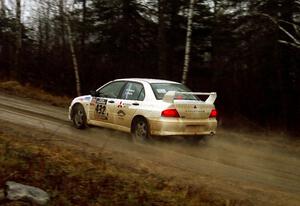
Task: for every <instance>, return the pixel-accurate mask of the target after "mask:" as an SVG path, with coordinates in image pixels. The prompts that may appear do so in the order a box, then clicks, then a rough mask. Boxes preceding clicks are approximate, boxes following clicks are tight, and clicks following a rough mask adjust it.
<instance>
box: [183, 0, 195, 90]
mask: <svg viewBox="0 0 300 206" xmlns="http://www.w3.org/2000/svg"><path fill="white" fill-rule="evenodd" d="M194 3H195V0H191V1H190V8H189V13H188V23H187V34H186V45H185V55H184V65H183V73H182V80H181V82H182V84H185V83H186V80H187V75H188V72H189V65H190V52H191V43H192V38H191V37H192V23H193V12H194Z"/></svg>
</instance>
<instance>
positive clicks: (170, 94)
mask: <svg viewBox="0 0 300 206" xmlns="http://www.w3.org/2000/svg"><path fill="white" fill-rule="evenodd" d="M177 94H190V95H206V96H208V98H207V99H206V100H205V104H213V103H214V102H215V101H216V99H217V93H216V92H210V93H209V92H176V91H168V92H167V93H166V94H165V96H164V98H163V101H164V102H168V103H173V101H174V98H175V96H176V95H177Z"/></svg>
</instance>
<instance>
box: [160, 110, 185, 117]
mask: <svg viewBox="0 0 300 206" xmlns="http://www.w3.org/2000/svg"><path fill="white" fill-rule="evenodd" d="M161 116H162V117H180V115H179V113H178V112H177V110H176V109H166V110H164V111H162V112H161Z"/></svg>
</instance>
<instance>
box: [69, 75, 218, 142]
mask: <svg viewBox="0 0 300 206" xmlns="http://www.w3.org/2000/svg"><path fill="white" fill-rule="evenodd" d="M200 96H203V97H204V98H205V99H204V100H201V99H200V98H199V97H200ZM216 98H217V94H216V93H215V92H212V93H203V92H191V91H190V90H189V89H188V88H187V87H186V86H184V85H183V84H180V83H178V82H174V81H167V80H158V79H139V78H130V79H117V80H113V81H110V82H108V83H107V84H104V85H103V86H101V87H100V88H98V89H97V90H96V91H91V94H90V95H85V96H80V97H77V98H75V99H74V100H73V101H72V103H71V105H70V107H69V119H70V120H72V121H73V124H74V126H75V127H76V128H78V129H84V128H86V127H87V126H88V125H94V126H100V127H105V128H110V129H115V130H119V131H124V132H128V133H131V134H132V137H133V138H134V139H135V140H138V141H145V140H147V139H149V138H150V137H151V136H161V137H163V136H184V137H185V138H191V139H195V138H197V139H198V138H199V139H200V137H203V136H207V135H214V134H215V133H216V128H217V110H216V109H215V106H214V102H215V100H216Z"/></svg>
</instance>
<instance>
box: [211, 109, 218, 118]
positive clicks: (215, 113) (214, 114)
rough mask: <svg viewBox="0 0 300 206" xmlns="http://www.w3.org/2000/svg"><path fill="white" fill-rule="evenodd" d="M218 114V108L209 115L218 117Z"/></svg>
mask: <svg viewBox="0 0 300 206" xmlns="http://www.w3.org/2000/svg"><path fill="white" fill-rule="evenodd" d="M217 116H218V112H217V110H216V109H213V110H211V112H210V115H209V117H210V118H216V117H217Z"/></svg>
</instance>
